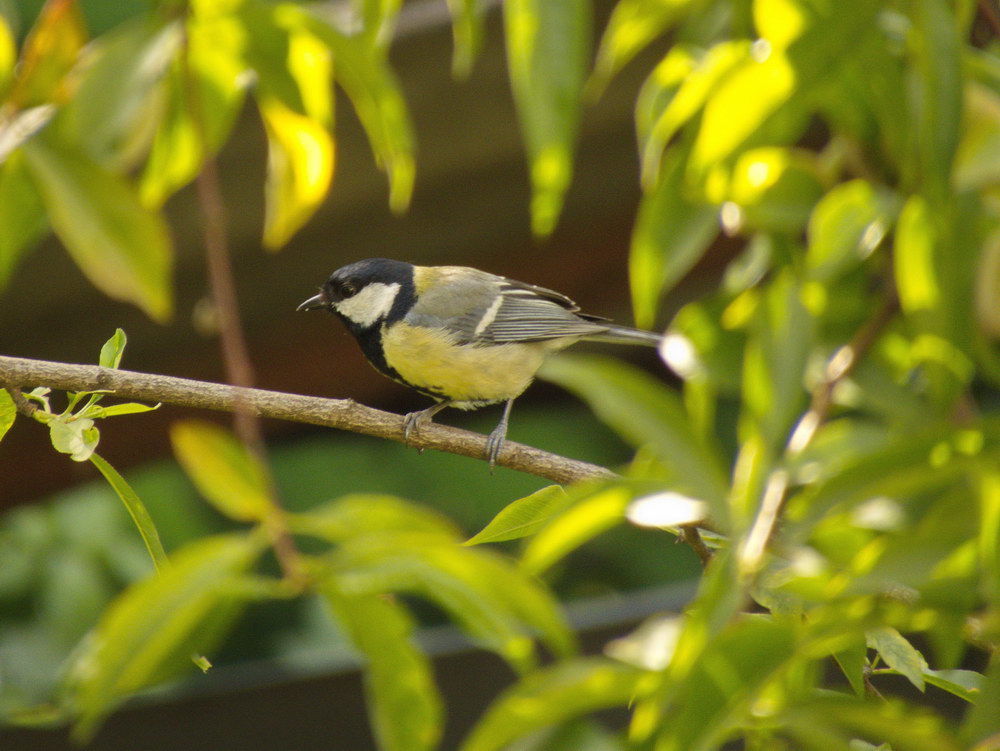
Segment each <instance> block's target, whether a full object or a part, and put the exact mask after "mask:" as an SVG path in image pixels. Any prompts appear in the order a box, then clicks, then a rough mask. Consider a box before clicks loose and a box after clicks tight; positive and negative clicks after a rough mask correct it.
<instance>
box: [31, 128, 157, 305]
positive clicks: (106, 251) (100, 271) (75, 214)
mask: <svg viewBox="0 0 1000 751" xmlns="http://www.w3.org/2000/svg"><path fill="white" fill-rule="evenodd" d="M24 154H25V156H26V157H27V165H28V168H29V170H30V172H31V175H32V177H33V178H34V181H35V185H36V186H37V187H38V190H39V193H40V194H41V196H42V200H43V201H44V203H45V208H46V210H47V211H48V215H49V219H50V220H51V222H52V227H53V229H55V232H56V234H57V235H58V236H59V239H60V240H61V241H62V242H63V244H64V245H65V246H66V249H67V250H68V251H69V253H70V255H71V256H72V257H73V260H74V261H75V262H76V264H77V266H79V267H80V270H81V271H83V273H84V274H86V276H87V277H88V278H89V279H90V280H91V282H93V283H94V285H95V286H96V287H97V288H98V289H100V290H101V291H102V292H104V293H105V294H107V295H108V296H109V297H113V298H115V299H118V300H124V301H127V302H131V303H134V304H136V305H138V306H139V307H140V308H142V309H143V310H144V311H145V312H146V313H147V314H148V315H149V316H150V317H151V318H153V319H154V320H156V321H159V322H161V323H162V322H165V321H166V320H167V319H169V318H170V314H171V311H172V307H173V302H172V299H171V279H170V272H171V264H172V255H173V251H172V248H171V242H170V236H169V234H168V232H167V227H166V223H165V222H164V220H163V217H161V216H160V214H158V213H156V212H154V211H151V210H149V209H147V208H146V207H144V206H143V205H142V204H141V203H139V200H138V197H137V196H136V194H135V192H134V191H133V190H132V188H131V186H130V185H129V184H128V183H127V182H126V181H125V180H124V179H122V178H121V177H118V176H117V175H114V174H112V173H110V172H108V171H106V170H105V169H104V168H102V167H101V166H99V165H98V164H97V163H96V162H94V161H93V160H91V159H90V158H89V157H86V156H84V155H83V154H80V153H77V152H73V151H70V150H69V149H66V148H62V147H59V146H56V145H54V144H51V143H48V142H47V141H44V140H42V139H38V138H36V139H34V140H32V141H31V142H30V143H28V144H25V146H24Z"/></svg>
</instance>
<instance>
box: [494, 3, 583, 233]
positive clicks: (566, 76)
mask: <svg viewBox="0 0 1000 751" xmlns="http://www.w3.org/2000/svg"><path fill="white" fill-rule="evenodd" d="M503 10H504V26H505V33H506V41H507V66H508V70H509V73H510V82H511V88H512V89H513V92H514V102H515V104H516V105H517V112H518V117H519V120H520V123H521V132H522V134H523V137H524V142H525V146H526V150H527V154H528V165H529V170H530V173H531V187H532V198H531V228H532V230H533V231H534V233H535V234H536V235H539V236H545V235H548V234H550V233H551V232H552V230H553V229H555V226H556V222H557V221H558V219H559V214H560V212H561V210H562V204H563V196H564V195H565V193H566V190H567V188H568V187H569V184H570V180H571V177H572V174H573V150H574V146H575V144H576V136H577V131H578V128H579V118H580V102H581V96H582V93H583V84H584V77H585V75H586V70H587V65H588V62H589V59H590V45H591V24H592V19H591V7H590V2H589V0H509V2H506V3H504V6H503Z"/></svg>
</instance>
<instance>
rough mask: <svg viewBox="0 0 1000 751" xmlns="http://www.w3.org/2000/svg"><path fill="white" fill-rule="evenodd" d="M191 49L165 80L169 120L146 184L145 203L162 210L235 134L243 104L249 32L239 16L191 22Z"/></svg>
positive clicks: (195, 17) (163, 121)
mask: <svg viewBox="0 0 1000 751" xmlns="http://www.w3.org/2000/svg"><path fill="white" fill-rule="evenodd" d="M185 33H186V34H187V45H186V46H185V47H182V48H181V50H180V52H179V55H181V54H183V55H186V58H187V59H186V60H181V59H180V58H179V56H175V58H174V60H173V62H172V64H171V66H170V70H169V71H168V73H167V75H166V78H165V79H164V82H163V85H164V99H165V101H164V105H163V115H162V116H161V118H160V122H159V124H158V127H157V130H156V135H155V136H154V138H153V146H152V150H151V151H150V155H149V160H148V161H147V163H146V168H145V170H144V171H143V174H142V178H141V181H140V195H141V196H142V200H143V202H144V203H146V204H147V205H150V206H160V205H162V204H163V202H164V201H166V200H167V199H168V198H169V197H170V196H171V195H173V193H174V192H176V191H177V190H179V189H180V188H182V187H183V186H185V185H187V184H188V183H189V182H190V181H191V180H193V179H194V178H195V176H196V175H197V174H198V172H199V171H200V170H201V165H202V162H203V161H204V160H205V158H206V157H207V156H210V155H213V154H215V153H216V152H217V151H218V150H219V148H220V147H221V146H222V144H223V143H224V142H225V140H226V137H227V136H228V135H229V132H230V131H231V130H232V127H233V124H234V123H235V121H236V115H237V114H238V113H239V111H240V107H241V105H242V103H243V97H244V87H245V84H246V81H247V79H246V76H245V71H246V64H245V62H244V60H243V45H244V38H243V36H244V32H243V30H242V28H241V26H240V24H239V22H238V20H237V17H236V16H235V14H231V13H228V14H227V13H220V14H212V13H195V14H192V15H190V16H189V17H188V25H187V29H186V32H185Z"/></svg>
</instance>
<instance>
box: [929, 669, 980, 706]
mask: <svg viewBox="0 0 1000 751" xmlns="http://www.w3.org/2000/svg"><path fill="white" fill-rule="evenodd" d="M923 676H924V680H925V681H927V683H928V684H929V685H931V686H935V687H937V688H940V689H941V690H942V691H947V692H948V693H949V694H954V695H955V696H957V697H959V698H960V699H965V701H967V702H969V703H970V704H975V703H976V701H978V699H979V695H980V693H981V692H982V690H983V686H984V684H985V683H986V676H984V675H983V674H982V673H977V672H976V671H975V670H925V671H924V672H923Z"/></svg>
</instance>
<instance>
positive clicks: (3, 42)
mask: <svg viewBox="0 0 1000 751" xmlns="http://www.w3.org/2000/svg"><path fill="white" fill-rule="evenodd" d="M15 60H17V43H16V42H15V41H14V32H13V29H11V28H10V24H9V23H8V21H7V19H6V18H5V17H4V16H3V15H0V100H2V99H3V98H4V97H5V95H6V93H7V85H8V84H9V83H10V80H11V77H12V75H13V73H14V61H15Z"/></svg>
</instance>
